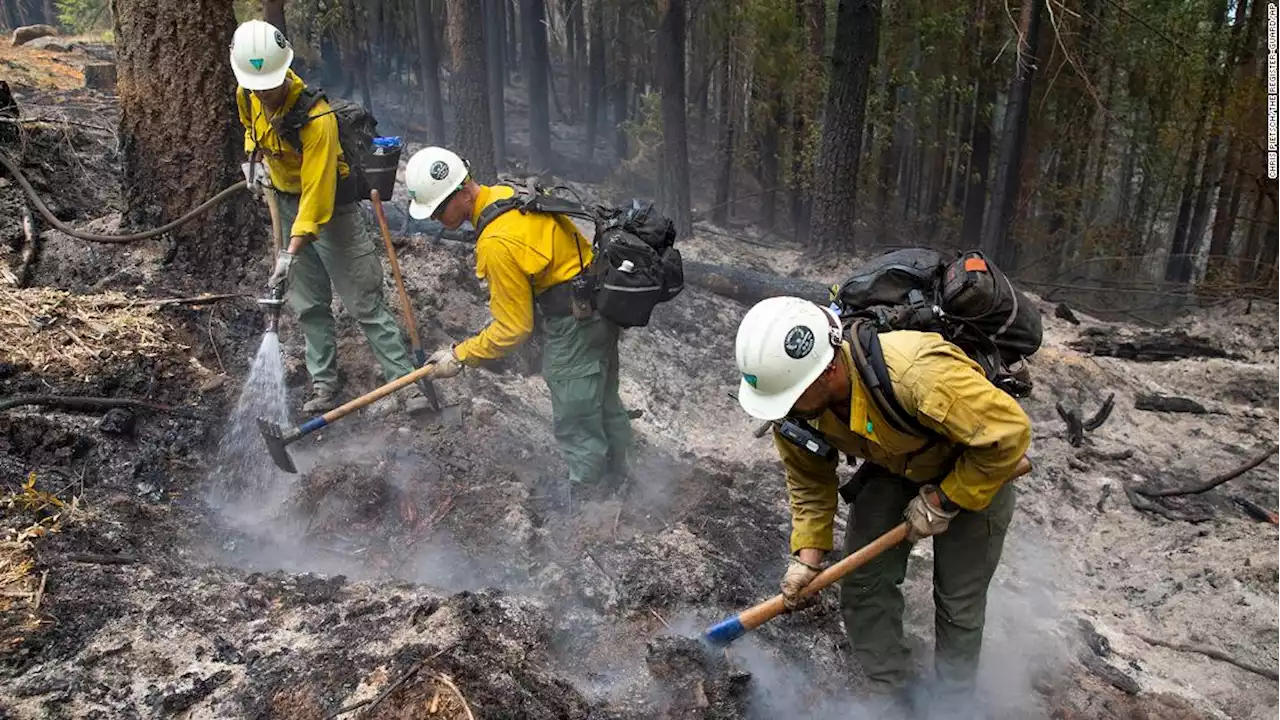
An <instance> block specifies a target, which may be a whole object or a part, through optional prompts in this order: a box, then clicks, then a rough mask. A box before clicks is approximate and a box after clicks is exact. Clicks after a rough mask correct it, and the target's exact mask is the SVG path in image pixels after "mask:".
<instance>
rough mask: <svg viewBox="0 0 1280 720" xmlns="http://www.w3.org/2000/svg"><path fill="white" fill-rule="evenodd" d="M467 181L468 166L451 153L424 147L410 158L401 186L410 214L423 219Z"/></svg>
mask: <svg viewBox="0 0 1280 720" xmlns="http://www.w3.org/2000/svg"><path fill="white" fill-rule="evenodd" d="M466 180H467V163H466V161H464V160H463V159H462V158H460V157H458V154H457V153H455V152H454V151H452V150H448V149H446V148H442V147H436V146H434V145H433V146H431V147H425V148H422V149H421V150H419V151H418V152H416V153H414V154H413V157H411V158H409V164H408V165H406V166H405V168H404V185H405V187H406V188H407V189H408V191H409V200H410V202H409V215H410V217H413V218H414V219H416V220H426V219H427V218H429V217H431V216H432V215H433V214H435V211H436V208H438V207H440V203H442V202H444V201H445V199H447V198H448V197H449V196H450V195H452V194H453V193H454V192H455V191H456V190H457V189H458V188H460V187H462V184H463V183H464V182H466Z"/></svg>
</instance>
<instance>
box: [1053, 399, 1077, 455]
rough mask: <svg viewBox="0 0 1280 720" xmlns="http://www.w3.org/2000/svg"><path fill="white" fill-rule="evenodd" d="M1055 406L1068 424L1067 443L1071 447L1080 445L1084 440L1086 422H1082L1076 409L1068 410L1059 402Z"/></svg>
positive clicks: (1059, 415)
mask: <svg viewBox="0 0 1280 720" xmlns="http://www.w3.org/2000/svg"><path fill="white" fill-rule="evenodd" d="M1054 407H1055V408H1056V409H1057V410H1058V417H1060V418H1062V421H1063V422H1065V423H1066V424H1067V443H1069V444H1070V445H1071V447H1080V443H1082V442H1084V423H1082V422H1080V415H1079V414H1077V413H1076V411H1075V410H1068V409H1066V408H1065V407H1063V406H1062V403H1057V404H1055V405H1054Z"/></svg>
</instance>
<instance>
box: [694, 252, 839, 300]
mask: <svg viewBox="0 0 1280 720" xmlns="http://www.w3.org/2000/svg"><path fill="white" fill-rule="evenodd" d="M684 281H685V283H686V284H689V285H695V286H697V287H700V288H702V289H704V290H709V291H711V292H713V293H715V294H716V295H720V296H723V297H727V298H729V299H730V300H737V301H738V302H740V303H742V304H744V305H754V304H756V303H758V302H760V301H761V300H764V299H765V298H771V297H779V296H783V295H792V296H795V297H802V298H805V299H806V300H812V301H813V302H816V303H819V304H822V305H826V304H827V297H828V293H829V289H828V288H829V286H827V285H824V284H823V283H820V282H814V281H813V280H801V279H798V278H786V277H780V276H778V275H770V274H768V273H762V272H756V271H754V270H744V269H742V268H736V267H731V266H729V265H712V264H710V263H702V262H694V261H691V260H686V261H685V262H684Z"/></svg>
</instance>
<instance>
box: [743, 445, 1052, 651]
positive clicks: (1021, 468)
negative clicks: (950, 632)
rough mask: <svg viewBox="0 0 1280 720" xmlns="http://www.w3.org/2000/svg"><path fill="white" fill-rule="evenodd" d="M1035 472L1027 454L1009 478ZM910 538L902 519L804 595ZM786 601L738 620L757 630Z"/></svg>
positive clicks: (763, 605) (821, 577)
mask: <svg viewBox="0 0 1280 720" xmlns="http://www.w3.org/2000/svg"><path fill="white" fill-rule="evenodd" d="M1029 472H1031V460H1029V459H1028V458H1027V457H1026V456H1025V455H1024V456H1023V457H1022V459H1021V460H1019V461H1018V464H1017V466H1016V467H1015V468H1014V470H1013V475H1012V476H1011V477H1010V478H1009V479H1008V480H1007V481H1006V482H1013V480H1014V479H1016V478H1019V477H1022V476H1023V475H1026V474H1027V473H1029ZM906 539H907V524H906V523H905V522H903V523H898V525H897V526H895V527H894V528H893V529H892V530H890V531H889V532H887V533H885V534H883V535H881V536H880V537H878V538H876V539H875V540H872V541H871V542H869V543H867V544H866V545H863V546H862V547H860V548H858V549H857V550H856V551H854V552H853V553H851V554H850V555H848V556H846V557H845V558H843V559H842V560H840V561H839V562H837V563H835V564H834V565H832V566H831V567H829V568H827V569H826V570H823V571H822V572H820V573H818V576H817V577H815V578H814V579H813V580H811V581H809V584H808V585H806V586H805V588H804V589H803V590H801V591H800V597H802V598H806V597H809V596H810V595H813V594H814V593H817V592H821V591H822V590H824V589H826V588H828V587H831V586H832V585H834V584H835V583H836V582H837V581H838V580H840V578H842V577H844V576H845V575H848V574H849V573H851V572H853V571H854V570H857V569H858V568H860V567H862V566H863V565H866V564H867V563H868V562H870V561H871V560H873V559H875V558H876V557H877V556H879V555H880V553H882V552H884V551H885V550H888V549H889V548H891V547H893V546H894V545H897V544H898V543H900V542H902V541H903V540H906ZM785 609H786V608H785V606H784V605H783V604H782V595H781V594H778V595H774V596H773V597H771V598H769V599H768V600H765V601H764V602H762V603H760V604H758V605H754V606H752V607H749V608H747V609H746V610H743V611H742V612H741V613H739V615H738V620H739V621H741V622H742V626H743V627H745V628H746V629H748V630H754V629H755V628H758V627H760V626H761V625H763V624H764V623H766V622H768V621H769V620H772V619H773V618H775V617H777V616H778V615H779V614H781V613H782V612H783V611H784V610H785Z"/></svg>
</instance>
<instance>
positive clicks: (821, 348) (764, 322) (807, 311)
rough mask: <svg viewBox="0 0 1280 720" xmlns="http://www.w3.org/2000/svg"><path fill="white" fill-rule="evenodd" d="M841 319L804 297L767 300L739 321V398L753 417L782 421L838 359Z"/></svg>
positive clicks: (740, 402)
mask: <svg viewBox="0 0 1280 720" xmlns="http://www.w3.org/2000/svg"><path fill="white" fill-rule="evenodd" d="M841 341H842V337H841V329H840V321H839V320H837V319H836V318H835V316H834V315H832V313H831V312H830V311H829V310H827V309H826V308H823V307H819V306H818V305H815V304H814V303H811V302H809V301H808V300H805V299H803V298H798V297H774V298H768V299H767V300H761V301H760V302H758V303H756V305H755V307H753V308H751V310H749V311H748V312H747V315H746V317H744V318H742V324H741V325H739V326H738V339H737V356H738V370H739V371H740V372H741V373H742V382H741V383H740V384H739V387H738V403H739V404H741V405H742V409H743V410H746V411H747V412H748V413H750V414H751V416H752V417H755V418H759V419H761V420H778V419H781V418H783V417H785V416H786V414H787V413H788V412H790V411H791V406H792V405H794V404H795V402H796V400H799V399H800V396H801V395H803V394H804V391H805V389H806V388H808V387H809V386H810V385H811V384H813V381H815V380H817V379H818V376H819V375H821V374H822V371H823V370H825V369H826V368H827V366H828V365H830V364H831V361H832V359H834V358H835V354H836V348H837V347H839V346H840V344H841Z"/></svg>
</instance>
